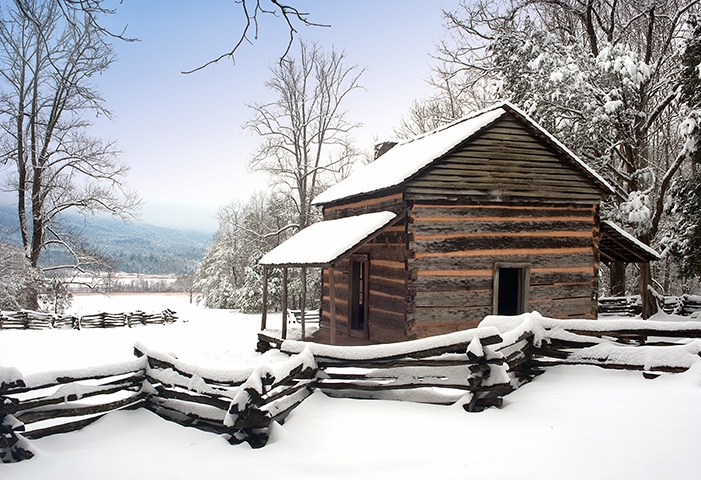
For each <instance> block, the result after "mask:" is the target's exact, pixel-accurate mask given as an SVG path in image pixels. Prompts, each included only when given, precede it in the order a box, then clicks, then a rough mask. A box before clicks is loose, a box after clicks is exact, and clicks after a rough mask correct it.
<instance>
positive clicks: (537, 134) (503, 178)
mask: <svg viewBox="0 0 701 480" xmlns="http://www.w3.org/2000/svg"><path fill="white" fill-rule="evenodd" d="M377 154H379V156H378V157H377V158H376V160H375V161H374V162H372V163H370V164H368V165H366V166H364V167H363V168H361V169H359V170H357V171H355V172H354V173H353V174H351V175H350V176H349V177H348V178H346V179H345V180H343V181H341V182H340V183H338V184H336V185H334V186H332V187H331V188H329V189H328V190H326V191H325V192H323V193H322V194H321V195H319V196H318V197H317V198H316V199H315V200H314V204H315V205H318V206H319V207H321V209H322V211H323V221H321V222H319V223H317V224H314V225H312V226H310V227H308V228H307V229H305V230H302V231H301V232H299V233H298V234H296V235H295V236H293V237H292V238H291V239H290V240H288V241H287V242H285V243H283V244H281V245H280V246H279V247H277V248H276V249H274V250H272V251H271V252H269V253H268V254H266V255H265V256H264V257H263V258H262V259H261V261H260V263H261V264H262V265H263V266H264V271H267V269H269V268H282V269H283V271H284V273H285V274H286V272H287V268H290V267H301V268H306V267H320V268H321V269H322V292H321V308H320V329H319V331H318V332H316V333H315V334H314V336H313V337H312V340H316V341H320V342H324V343H332V344H362V343H385V342H397V341H404V340H411V339H417V338H423V337H427V336H431V335H437V334H442V333H448V332H452V331H456V330H461V329H467V328H473V327H475V326H477V324H478V323H479V322H480V321H481V320H482V319H483V318H484V317H485V316H487V315H490V314H498V315H517V314H520V313H524V312H527V311H533V310H536V311H539V312H540V313H541V314H542V315H544V316H548V317H553V318H588V319H595V318H596V317H597V290H598V272H599V262H600V261H602V260H603V261H607V262H626V263H627V262H638V263H639V262H648V261H651V260H655V259H657V254H656V253H655V252H654V250H652V249H650V248H649V247H647V246H646V245H644V244H642V243H640V242H638V241H637V240H636V239H635V238H634V237H632V236H630V235H627V234H625V232H623V231H622V230H621V229H620V228H619V227H616V226H615V225H613V224H611V223H610V222H602V221H601V220H600V218H599V209H600V205H601V203H602V200H604V199H605V198H606V197H607V196H609V195H613V194H614V193H615V192H614V189H613V188H612V187H611V185H610V184H609V183H608V182H607V181H606V180H605V179H604V178H602V177H601V176H600V175H599V174H597V173H596V172H595V171H594V170H593V169H592V168H591V167H589V166H588V165H587V164H586V163H584V162H583V161H582V160H581V159H579V158H578V157H577V156H576V155H575V154H573V153H572V152H571V151H570V150H569V149H567V147H565V146H564V145H562V144H561V143H560V142H559V141H558V140H556V139H555V138H554V137H553V136H552V135H550V134H549V133H548V132H546V131H545V130H544V129H543V128H542V127H540V126H539V125H538V124H537V123H536V122H535V121H533V120H532V119H531V118H529V117H528V115H527V114H525V113H524V112H523V111H521V110H520V109H518V108H517V107H515V106H513V105H511V104H510V103H508V102H504V103H499V104H497V105H494V106H492V107H491V108H488V109H486V110H483V111H480V112H477V113H475V114H473V115H470V116H468V117H466V118H463V119H460V120H458V121H455V122H453V123H452V124H450V125H447V126H445V127H442V128H438V129H436V130H434V131H432V132H429V133H427V134H424V135H421V136H418V137H416V138H413V139H410V140H406V141H403V142H401V143H397V144H384V145H382V146H380V148H379V149H376V155H377ZM285 277H286V275H285ZM266 284H267V282H266ZM266 288H267V287H266ZM264 296H265V293H264ZM303 302H304V300H303ZM264 310H265V309H264ZM285 310H286V306H285V307H284V308H283V311H285ZM283 323H285V322H283ZM263 325H265V320H264V321H263Z"/></svg>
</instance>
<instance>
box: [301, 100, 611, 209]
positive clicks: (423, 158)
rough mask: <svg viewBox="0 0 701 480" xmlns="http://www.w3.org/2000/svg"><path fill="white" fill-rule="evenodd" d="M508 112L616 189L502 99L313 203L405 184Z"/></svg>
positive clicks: (410, 144) (388, 156)
mask: <svg viewBox="0 0 701 480" xmlns="http://www.w3.org/2000/svg"><path fill="white" fill-rule="evenodd" d="M508 112H511V113H513V114H514V115H516V116H517V117H520V118H521V119H522V120H523V121H524V122H526V123H528V124H530V125H531V126H532V127H533V128H535V129H536V130H538V131H539V132H540V133H541V134H542V135H543V136H544V137H545V138H547V139H548V140H549V141H550V142H551V143H552V144H554V145H555V146H557V148H559V149H560V150H562V152H564V153H565V155H567V156H568V157H569V158H570V160H571V161H572V162H573V163H574V164H575V165H577V166H578V167H579V168H580V169H581V170H582V171H583V172H585V173H586V175H587V176H589V177H590V178H591V179H592V180H593V181H594V182H596V183H597V184H598V185H599V186H600V188H602V189H603V190H604V191H607V192H608V193H613V192H614V189H613V187H611V185H610V184H609V183H608V182H606V180H604V179H603V177H601V176H600V175H599V174H598V173H596V172H595V171H594V170H593V169H592V168H591V167H589V165H587V164H586V163H584V162H583V161H582V160H581V159H579V158H578V157H577V156H576V155H575V154H574V153H572V152H571V151H570V150H569V149H568V148H567V147H565V146H564V145H563V144H562V143H560V142H559V141H558V140H557V139H556V138H555V137H553V136H552V135H551V134H550V133H548V132H547V131H546V130H545V129H544V128H543V127H541V126H540V125H538V123H536V122H535V121H534V120H533V119H531V118H530V117H529V116H528V115H527V114H526V113H525V112H523V111H522V110H521V109H519V108H518V107H516V106H514V105H512V104H511V103H509V102H501V103H498V104H495V105H493V106H491V107H489V108H487V109H485V110H481V111H479V112H476V113H474V114H472V115H469V116H467V117H465V118H462V119H460V120H457V121H455V122H453V123H451V124H449V125H446V126H443V127H439V128H437V129H435V130H433V131H431V132H428V133H426V134H423V135H419V136H417V137H414V138H412V139H409V140H406V141H403V142H401V143H399V144H398V145H396V146H395V147H393V148H392V149H390V150H389V151H388V152H387V153H385V154H384V155H382V156H381V157H380V158H378V159H377V160H375V161H374V162H372V163H370V164H368V165H365V166H364V167H362V168H360V169H358V170H356V171H355V172H353V173H352V174H351V175H349V176H348V177H347V178H346V179H345V180H342V181H341V182H339V183H337V184H336V185H334V186H332V187H331V188H329V189H328V190H326V191H324V192H322V193H321V194H320V195H318V196H317V197H316V198H315V199H314V201H313V204H314V205H323V204H326V203H331V202H335V201H337V200H341V199H344V198H348V197H352V196H355V195H362V194H366V193H372V192H376V191H379V190H384V189H386V188H391V187H396V186H398V185H401V184H402V183H403V182H404V181H406V180H407V179H409V178H410V177H411V176H413V175H414V174H416V173H418V172H419V171H420V170H421V169H423V168H424V167H426V166H428V165H430V164H431V163H433V161H435V160H437V159H439V158H441V157H442V156H443V155H445V154H447V153H449V152H450V151H451V150H453V149H454V148H455V147H457V146H458V145H460V144H461V143H462V142H464V141H465V140H468V139H469V138H470V137H472V136H473V135H475V134H476V133H478V132H479V131H481V130H482V129H484V128H485V127H487V126H489V125H491V124H492V123H494V122H495V121H496V120H498V119H499V118H501V117H502V116H504V115H505V114H507V113H508Z"/></svg>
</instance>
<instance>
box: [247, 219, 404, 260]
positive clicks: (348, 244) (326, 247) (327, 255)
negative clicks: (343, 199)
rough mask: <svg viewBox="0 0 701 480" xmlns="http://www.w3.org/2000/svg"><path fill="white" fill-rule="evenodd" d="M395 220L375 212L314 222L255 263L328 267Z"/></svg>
mask: <svg viewBox="0 0 701 480" xmlns="http://www.w3.org/2000/svg"><path fill="white" fill-rule="evenodd" d="M396 217H397V215H396V214H394V213H392V212H375V213H366V214H363V215H357V216H354V217H345V218H339V219H336V220H326V221H323V222H319V223H315V224H313V225H310V226H309V227H307V228H305V229H304V230H300V231H299V232H298V233H296V234H295V235H293V236H292V237H290V238H288V239H287V240H286V241H284V242H283V243H281V244H280V245H278V246H277V247H275V248H274V249H272V250H271V251H269V252H268V253H266V254H265V255H263V258H261V259H260V261H259V262H258V263H260V264H261V265H266V266H276V267H282V266H317V267H320V266H324V265H329V264H331V263H332V262H333V261H334V260H336V259H338V258H339V257H341V256H342V255H344V254H346V253H348V252H350V251H351V250H353V249H354V248H355V247H357V246H358V245H360V243H362V242H363V241H364V240H366V239H368V238H370V237H371V236H373V235H374V234H375V233H377V232H378V231H379V230H380V229H382V228H383V227H385V226H386V225H388V224H389V223H390V222H391V221H392V220H394V219H395V218H396Z"/></svg>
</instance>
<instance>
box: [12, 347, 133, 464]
mask: <svg viewBox="0 0 701 480" xmlns="http://www.w3.org/2000/svg"><path fill="white" fill-rule="evenodd" d="M144 366H145V363H144V361H143V360H141V359H135V360H133V361H129V362H123V363H119V364H114V365H105V366H102V367H91V368H85V369H76V370H61V371H54V372H43V373H37V374H33V375H27V376H23V375H22V374H21V372H19V371H18V370H17V369H15V368H11V367H10V368H8V367H0V458H2V461H3V462H12V461H18V460H21V459H24V458H29V457H31V456H32V453H31V450H30V449H29V448H28V447H27V445H28V444H27V443H26V440H25V439H35V438H41V437H44V436H47V435H53V434H56V433H65V432H70V431H74V430H78V429H80V428H83V427H84V426H85V425H88V424H90V423H92V422H94V421H95V420H97V419H98V418H99V417H101V416H102V415H105V414H106V413H109V412H112V411H115V410H119V409H123V408H136V407H139V406H141V405H142V403H143V402H144V399H145V395H144V393H142V392H141V386H142V382H143V378H144Z"/></svg>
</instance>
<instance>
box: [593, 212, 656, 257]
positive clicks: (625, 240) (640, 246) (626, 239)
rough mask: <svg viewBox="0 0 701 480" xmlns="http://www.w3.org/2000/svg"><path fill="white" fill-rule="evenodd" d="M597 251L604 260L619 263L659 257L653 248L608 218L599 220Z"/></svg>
mask: <svg viewBox="0 0 701 480" xmlns="http://www.w3.org/2000/svg"><path fill="white" fill-rule="evenodd" d="M599 251H600V254H601V257H602V258H603V259H604V260H608V261H614V262H621V263H644V262H651V261H653V260H659V259H660V254H659V253H657V252H656V251H655V250H654V249H652V248H650V247H649V246H647V245H645V244H644V243H643V242H641V241H640V240H638V239H637V238H635V237H634V236H632V235H631V234H629V233H628V232H626V231H625V230H623V229H622V228H621V227H619V226H618V225H616V224H615V223H613V222H610V221H608V220H604V221H602V222H601V242H600V243H599Z"/></svg>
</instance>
